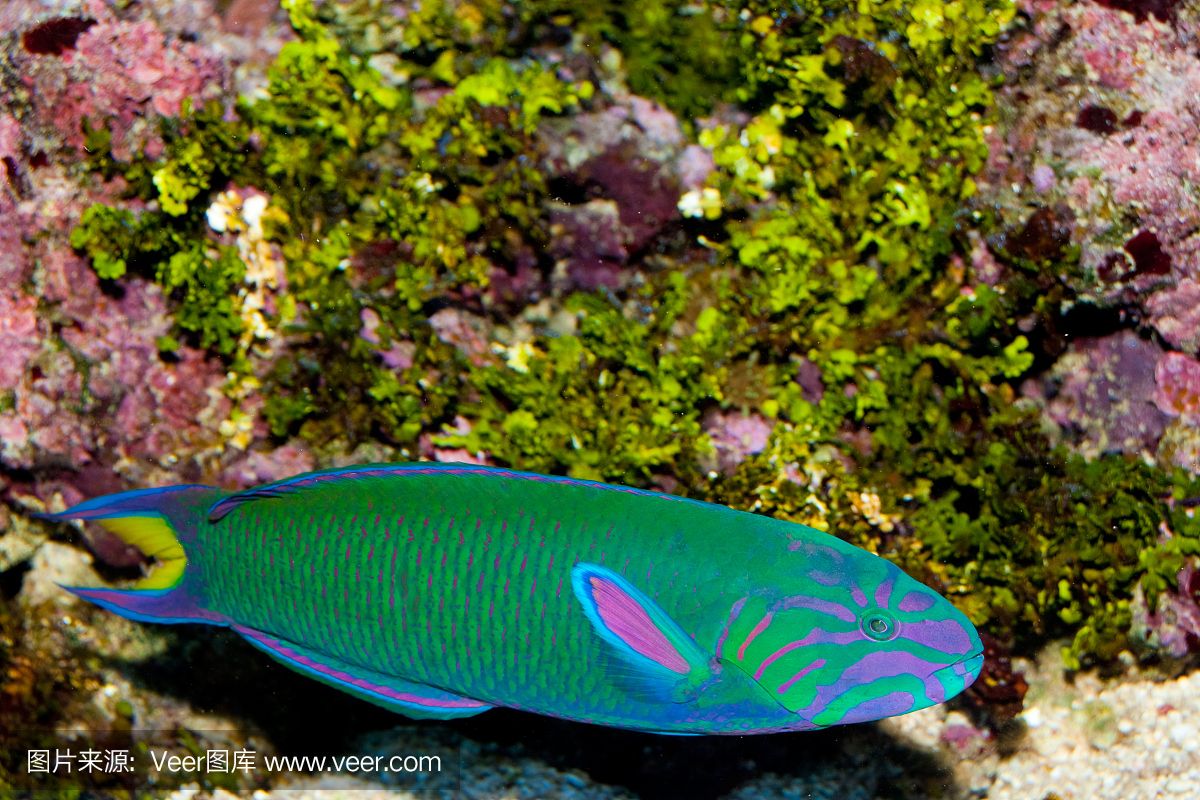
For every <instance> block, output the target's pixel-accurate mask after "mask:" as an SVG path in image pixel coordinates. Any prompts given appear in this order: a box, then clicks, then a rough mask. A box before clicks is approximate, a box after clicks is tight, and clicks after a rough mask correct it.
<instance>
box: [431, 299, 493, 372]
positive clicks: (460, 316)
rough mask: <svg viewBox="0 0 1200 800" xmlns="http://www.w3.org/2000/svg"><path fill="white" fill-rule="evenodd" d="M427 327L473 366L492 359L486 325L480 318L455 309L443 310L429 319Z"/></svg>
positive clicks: (481, 364)
mask: <svg viewBox="0 0 1200 800" xmlns="http://www.w3.org/2000/svg"><path fill="white" fill-rule="evenodd" d="M429 327H431V328H433V332H434V333H435V334H437V337H438V338H439V339H441V340H442V341H443V342H445V343H447V344H451V345H454V347H456V348H457V349H458V351H459V352H460V353H462V354H463V355H464V356H466V357H467V359H468V360H470V362H471V363H472V364H474V365H475V366H477V367H478V366H483V365H484V364H485V363H488V362H489V361H490V360H492V359H493V356H492V353H491V349H490V348H489V347H488V323H487V321H486V320H485V319H483V318H482V317H479V316H476V315H475V314H471V313H470V312H467V311H463V310H461V309H457V308H443V309H442V310H441V311H438V312H436V313H434V314H433V315H431V316H430V317H429Z"/></svg>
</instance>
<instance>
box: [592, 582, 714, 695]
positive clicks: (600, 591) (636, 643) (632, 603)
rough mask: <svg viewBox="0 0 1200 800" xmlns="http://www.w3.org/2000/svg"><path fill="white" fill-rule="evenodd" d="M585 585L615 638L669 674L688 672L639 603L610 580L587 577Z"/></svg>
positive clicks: (669, 643) (683, 660)
mask: <svg viewBox="0 0 1200 800" xmlns="http://www.w3.org/2000/svg"><path fill="white" fill-rule="evenodd" d="M588 584H589V585H590V587H591V590H592V602H594V603H595V605H596V613H597V614H599V616H600V619H601V621H603V622H604V624H605V626H606V627H607V628H608V629H609V630H610V631H612V633H613V634H614V635H615V636H616V637H617V638H618V639H620V640H621V641H622V642H624V643H625V644H626V645H628V646H629V648H630V649H632V650H633V651H634V652H636V653H638V654H639V655H642V656H645V657H646V658H648V659H650V660H651V661H653V662H655V663H656V664H659V665H661V666H663V667H666V668H667V669H669V670H671V671H672V672H677V673H679V674H680V675H686V674H687V673H688V672H689V671H690V669H691V668H690V667H689V666H688V663H687V660H686V659H684V657H683V656H682V655H680V654H679V651H678V650H676V649H675V646H674V645H673V644H671V642H670V641H669V640H668V639H667V637H666V636H665V635H664V634H663V632H662V631H661V630H659V628H658V626H657V625H655V624H654V621H653V620H651V619H650V615H649V614H647V613H646V610H645V609H644V608H642V606H641V604H640V603H638V602H637V601H636V600H634V599H633V598H632V597H630V596H629V595H628V594H626V593H625V592H623V591H622V590H621V589H620V588H619V587H617V586H615V585H614V584H613V583H611V582H610V581H606V580H602V579H601V578H598V577H596V576H595V575H593V576H591V578H589V580H588Z"/></svg>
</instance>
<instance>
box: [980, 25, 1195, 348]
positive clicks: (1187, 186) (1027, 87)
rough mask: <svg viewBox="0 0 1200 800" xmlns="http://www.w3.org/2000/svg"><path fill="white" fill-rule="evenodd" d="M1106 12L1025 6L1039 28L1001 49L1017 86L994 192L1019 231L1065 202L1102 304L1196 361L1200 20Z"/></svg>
mask: <svg viewBox="0 0 1200 800" xmlns="http://www.w3.org/2000/svg"><path fill="white" fill-rule="evenodd" d="M1107 5H1109V6H1110V7H1105V6H1102V5H1098V4H1096V3H1093V2H1081V3H1070V4H1067V3H1052V4H1051V3H1040V2H1039V3H1034V2H1027V3H1024V4H1023V6H1024V9H1025V11H1026V13H1028V14H1029V15H1030V17H1031V22H1030V24H1029V26H1028V28H1027V30H1025V31H1021V32H1018V33H1015V34H1014V35H1013V36H1012V37H1011V38H1010V40H1009V41H1008V42H1007V43H1006V44H1005V45H1004V46H1003V48H1002V52H1001V65H1002V68H1003V69H1004V71H1005V72H1006V73H1007V74H1008V76H1009V80H1008V81H1007V82H1006V86H1005V88H1004V89H1003V90H1002V91H1001V95H1000V98H999V107H1000V108H1001V109H1003V110H1004V116H1003V117H1002V120H1001V124H1000V125H998V126H996V128H995V129H994V130H993V132H992V134H991V136H990V139H989V147H990V150H991V157H990V159H989V162H988V169H987V170H986V171H985V174H984V175H983V176H982V179H981V181H980V185H981V187H982V196H983V197H984V198H986V199H985V202H988V203H990V204H994V205H997V206H1000V207H1004V208H1007V211H1006V214H1007V215H1009V216H1010V220H1011V221H1012V222H1014V223H1015V222H1018V221H1019V220H1020V219H1023V218H1026V217H1028V216H1029V214H1030V213H1031V211H1032V210H1033V209H1034V208H1037V207H1039V206H1041V207H1048V206H1053V205H1056V204H1060V203H1061V204H1065V205H1066V206H1067V207H1068V208H1069V210H1070V212H1071V213H1072V214H1073V216H1074V220H1075V223H1074V226H1073V231H1072V239H1073V241H1074V243H1075V244H1078V245H1079V247H1080V259H1081V263H1082V265H1083V266H1084V267H1085V268H1086V269H1087V270H1088V272H1089V274H1091V275H1094V276H1095V277H1096V278H1097V279H1098V280H1099V285H1098V286H1097V287H1096V289H1097V292H1096V294H1097V295H1098V299H1099V301H1100V302H1104V303H1111V302H1119V303H1121V304H1122V305H1126V306H1132V307H1133V308H1134V309H1135V310H1136V311H1140V312H1141V316H1142V318H1143V319H1145V320H1146V321H1147V322H1148V323H1149V324H1150V325H1151V326H1153V327H1154V328H1155V329H1156V330H1157V331H1158V332H1159V333H1160V334H1161V335H1162V337H1163V339H1164V340H1165V341H1166V342H1167V343H1168V344H1169V345H1171V346H1172V347H1173V348H1176V349H1179V350H1183V351H1186V352H1189V353H1196V352H1197V351H1200V195H1198V194H1197V193H1196V191H1195V187H1196V186H1197V185H1200V159H1197V158H1196V152H1197V148H1198V147H1200V61H1198V60H1197V59H1196V57H1195V54H1194V49H1195V48H1194V41H1195V38H1196V36H1197V34H1198V33H1200V30H1197V29H1196V20H1197V17H1196V16H1195V15H1194V14H1189V15H1177V14H1175V13H1174V11H1172V10H1168V9H1167V8H1166V6H1165V5H1164V6H1163V7H1162V8H1161V9H1159V7H1158V6H1154V7H1153V8H1152V7H1151V6H1149V5H1146V4H1131V3H1121V2H1116V3H1109V4H1107ZM1134 6H1136V8H1134ZM1139 9H1141V10H1142V12H1144V13H1137V12H1138V10H1139ZM1146 9H1149V10H1146ZM1156 9H1158V10H1156ZM1160 11H1161V13H1159V12H1160Z"/></svg>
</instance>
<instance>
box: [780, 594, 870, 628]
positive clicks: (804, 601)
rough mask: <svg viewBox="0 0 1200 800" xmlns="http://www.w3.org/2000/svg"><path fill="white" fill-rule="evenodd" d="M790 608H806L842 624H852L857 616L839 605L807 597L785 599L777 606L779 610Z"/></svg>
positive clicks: (800, 595) (796, 596) (795, 596)
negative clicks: (838, 620)
mask: <svg viewBox="0 0 1200 800" xmlns="http://www.w3.org/2000/svg"><path fill="white" fill-rule="evenodd" d="M792 608H806V609H808V610H809V611H816V612H817V613H819V614H828V615H829V616H831V617H836V618H837V619H840V620H842V621H843V622H854V621H855V620H857V619H858V615H857V614H855V613H854V612H853V611H851V610H850V609H849V608H846V606H844V605H842V604H841V603H835V602H833V601H832V600H822V599H821V598H819V597H810V596H808V595H802V594H798V595H793V596H791V597H785V598H784V599H783V601H782V603H781V604H780V605H779V609H780V610H787V609H792Z"/></svg>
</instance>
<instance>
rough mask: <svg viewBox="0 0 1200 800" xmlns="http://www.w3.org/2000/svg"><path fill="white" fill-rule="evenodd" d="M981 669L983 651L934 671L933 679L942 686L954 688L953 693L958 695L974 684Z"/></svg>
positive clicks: (977, 651)
mask: <svg viewBox="0 0 1200 800" xmlns="http://www.w3.org/2000/svg"><path fill="white" fill-rule="evenodd" d="M982 669H983V651H982V650H976V651H975V652H974V653H971V654H970V655H968V656H966V657H964V658H962V659H960V660H958V661H955V662H954V663H953V664H951V665H950V666H948V667H942V668H941V669H939V670H937V671H935V672H934V673H933V677H935V678H937V679H938V680H939V681H941V682H942V685H944V686H948V687H955V689H956V691H955V692H954V693H955V694H958V692H960V691H962V690H963V689H966V688H967V687H968V686H970V685H971V684H973V683H974V682H975V680H976V679H977V678H978V677H979V673H980V671H981V670H982Z"/></svg>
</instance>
